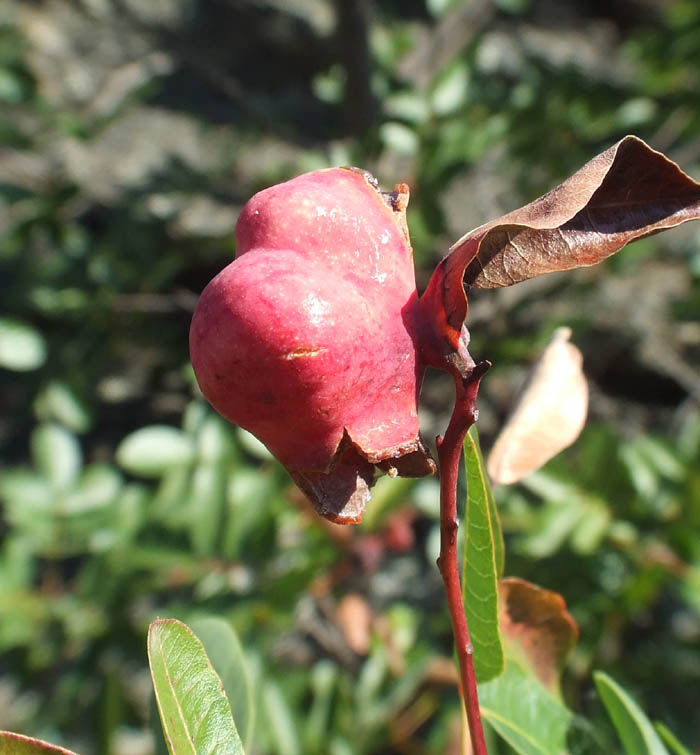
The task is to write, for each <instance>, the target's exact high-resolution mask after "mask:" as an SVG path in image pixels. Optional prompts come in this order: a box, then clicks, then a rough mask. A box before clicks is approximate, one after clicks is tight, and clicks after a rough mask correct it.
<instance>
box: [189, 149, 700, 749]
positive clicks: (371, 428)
mask: <svg viewBox="0 0 700 755" xmlns="http://www.w3.org/2000/svg"><path fill="white" fill-rule="evenodd" d="M408 199H409V189H408V187H407V186H406V185H405V184H399V185H397V186H396V188H395V189H394V191H392V192H387V193H385V192H381V191H380V190H379V189H378V187H377V182H376V181H375V179H374V178H372V177H371V176H370V175H369V174H368V173H366V172H365V171H362V170H358V169H355V168H332V169H328V170H321V171H315V172H313V173H308V174H305V175H302V176H299V177H297V178H294V179H292V180H290V181H287V182H285V183H282V184H280V185H278V186H273V187H271V188H269V189H266V190H264V191H261V192H260V193H258V194H256V195H255V196H254V197H253V198H252V199H251V200H250V201H249V202H248V203H247V204H246V206H245V208H244V209H243V211H242V213H241V216H240V218H239V220H238V224H237V227H236V242H237V247H236V248H237V256H236V259H235V260H234V261H233V262H232V263H231V264H229V265H228V266H227V267H226V268H225V269H224V270H222V271H221V272H220V273H219V274H218V275H217V276H216V277H215V278H214V279H213V280H212V281H211V283H209V285H208V286H207V287H206V288H205V290H204V292H203V293H202V296H201V298H200V300H199V303H198V306H197V309H196V311H195V314H194V317H193V321H192V326H191V331H190V352H191V357H192V363H193V366H194V370H195V373H196V376H197V380H198V382H199V385H200V387H201V389H202V392H203V393H204V395H205V396H206V397H207V399H208V400H209V401H210V402H211V404H212V405H213V406H214V407H215V408H216V409H217V411H219V412H220V413H221V414H222V415H223V416H224V417H226V418H227V419H229V420H230V421H231V422H234V423H236V424H238V425H241V426H242V427H244V428H245V429H247V430H249V431H250V432H252V433H253V434H254V435H256V436H257V437H258V438H259V439H260V440H261V441H262V442H263V443H264V444H265V445H266V446H267V447H268V448H269V450H270V451H271V452H272V453H273V454H274V455H275V456H276V457H277V459H278V460H279V461H280V462H281V463H282V464H283V465H284V466H285V467H286V469H287V470H288V472H289V474H290V476H291V477H292V479H293V480H294V481H295V482H296V484H297V485H298V486H299V487H300V488H301V490H302V491H303V492H304V493H305V494H306V495H307V496H308V498H309V499H310V500H311V502H312V503H313V505H314V507H315V508H316V510H317V511H318V513H319V514H321V515H322V516H325V517H327V518H329V519H331V520H332V521H335V522H339V523H356V522H359V521H360V520H361V517H362V514H363V511H364V509H365V506H366V505H367V503H368V501H369V500H370V497H371V487H372V485H373V483H374V481H375V479H376V478H377V476H378V475H381V474H384V473H387V474H389V475H391V476H395V475H402V476H423V475H429V474H434V473H435V472H436V471H438V470H439V474H440V506H441V551H440V558H439V566H440V571H441V573H442V576H443V580H444V582H445V589H446V593H447V601H448V605H449V609H450V615H451V619H452V626H453V631H454V636H455V644H456V650H457V656H458V658H459V664H460V672H461V673H460V676H461V686H462V691H463V695H464V700H465V707H466V713H467V718H468V723H469V730H470V735H471V742H472V748H473V751H474V752H475V753H476V755H483V754H484V753H486V746H485V743H484V737H483V732H482V726H481V721H480V711H479V704H478V700H477V690H476V676H475V672H474V659H473V648H472V645H471V642H470V638H469V632H468V627H467V621H466V616H465V610H464V607H463V603H462V589H461V586H460V576H459V568H458V562H457V545H456V543H457V499H456V490H457V478H458V472H459V462H460V454H461V450H462V443H463V441H464V439H465V435H466V433H467V431H468V429H469V427H470V426H471V425H472V424H473V423H474V421H475V420H476V419H477V416H478V412H477V408H476V397H477V392H478V387H479V382H480V380H481V378H482V377H483V375H484V374H485V372H486V370H487V369H488V367H489V363H488V362H487V361H480V362H478V363H476V362H475V361H474V360H473V359H472V357H471V355H470V354H469V351H468V345H469V331H468V330H467V327H466V325H465V321H466V318H467V295H466V292H467V291H468V290H469V289H470V288H482V289H484V288H497V287H502V286H510V285H513V284H515V283H518V282H520V281H524V280H526V279H528V278H532V277H534V276H537V275H541V274H544V273H550V272H555V271H560V270H569V269H572V268H576V267H581V266H587V265H593V264H595V263H597V262H600V261H601V260H603V259H605V258H607V257H609V256H610V255H612V254H614V253H615V252H617V251H618V250H619V249H621V248H622V247H623V246H625V245H626V244H628V243H629V242H631V241H633V240H635V239H638V238H642V237H644V236H648V235H650V234H653V233H656V232H659V231H662V230H664V229H666V228H671V227H673V226H676V225H678V224H680V223H683V222H685V221H688V220H693V219H697V218H698V217H700V185H699V184H698V183H696V182H695V181H693V180H692V179H691V178H690V177H688V176H687V175H686V174H685V173H683V172H682V171H681V169H680V168H679V167H678V166H677V165H676V164H675V163H673V162H672V161H670V160H669V159H668V158H666V157H665V156H664V155H662V154H661V153H659V152H656V151H654V150H653V149H651V148H650V147H649V146H647V145H646V144H645V143H644V142H643V141H641V140H640V139H638V138H636V137H634V136H628V137H625V138H624V139H622V140H621V141H619V142H618V143H617V144H615V145H614V146H612V147H610V148H609V149H608V150H606V151H605V152H603V153H602V154H600V155H598V156H597V157H595V158H594V159H593V160H591V161H590V162H589V163H587V164H586V165H585V166H584V167H583V168H581V169H580V170H579V171H578V172H577V173H575V174H574V175H573V176H571V177H570V178H569V179H568V180H566V181H565V182H564V183H562V184H561V185H560V186H557V187H556V188H555V189H553V190H552V191H550V192H549V193H547V194H545V195H544V196H542V197H540V198H539V199H537V200H535V201H534V202H532V203H530V204H528V205H526V206H524V207H522V208H520V209H518V210H515V211H513V212H511V213H509V214H507V215H505V216H503V217H501V218H498V219H497V220H495V221H492V222H490V223H486V224H485V225H482V226H481V227H479V228H477V229H476V230H473V231H470V232H469V233H467V234H466V235H465V236H463V237H462V238H461V239H459V240H458V241H457V242H456V243H455V244H454V245H453V246H452V247H451V249H450V250H449V252H448V254H447V255H446V256H445V257H444V258H443V259H442V261H441V262H440V263H439V264H438V266H437V268H436V269H435V271H434V273H433V275H432V277H431V279H430V282H429V284H428V287H427V289H426V290H425V292H424V293H423V294H422V295H420V296H419V294H418V292H417V290H416V284H415V277H414V272H413V263H412V250H411V244H410V239H409V235H408V228H407V224H406V208H407V205H408ZM465 201H467V200H466V198H465ZM428 366H432V367H436V368H438V369H442V370H445V371H447V372H449V373H450V374H451V375H452V376H453V378H454V381H455V387H456V395H455V404H454V411H453V414H452V417H451V420H450V422H449V425H448V427H447V429H446V431H445V434H444V436H443V437H441V438H438V439H437V455H438V460H437V461H438V463H437V464H436V462H435V461H434V460H433V459H432V458H431V455H430V452H429V450H428V447H427V445H426V443H425V442H424V440H423V439H422V438H421V435H420V431H419V427H418V412H417V408H418V399H419V394H420V387H421V382H422V379H423V374H424V372H425V369H426V368H427V367H428Z"/></svg>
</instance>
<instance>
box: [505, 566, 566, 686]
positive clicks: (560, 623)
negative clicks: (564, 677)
mask: <svg viewBox="0 0 700 755" xmlns="http://www.w3.org/2000/svg"><path fill="white" fill-rule="evenodd" d="M498 587H499V589H498V610H499V617H498V619H499V624H500V627H501V632H502V636H503V640H504V642H505V645H506V654H507V655H508V656H509V657H511V658H513V659H514V660H515V661H516V662H518V663H519V664H520V665H521V666H523V668H525V669H526V670H528V671H531V672H532V673H533V674H534V675H535V676H536V677H537V678H538V679H539V680H540V681H541V682H542V684H544V686H545V687H546V688H547V689H548V690H550V691H551V692H553V693H554V694H557V695H558V694H559V683H560V676H561V672H562V669H563V668H564V664H565V662H566V659H567V657H568V655H569V653H570V652H571V651H572V650H573V648H574V646H575V645H576V641H577V640H578V626H577V624H576V621H575V620H574V618H573V616H571V614H570V613H569V612H568V611H567V610H566V603H565V602H564V598H562V596H561V595H559V593H556V592H552V591H551V590H545V589H544V588H542V587H537V585H533V584H531V583H530V582H527V581H525V580H524V579H517V578H515V577H507V578H505V579H502V580H501V581H500V582H499V585H498Z"/></svg>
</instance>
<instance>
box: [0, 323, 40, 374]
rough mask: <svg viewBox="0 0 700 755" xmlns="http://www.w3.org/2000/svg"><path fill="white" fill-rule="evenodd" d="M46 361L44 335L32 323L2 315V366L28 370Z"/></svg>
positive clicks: (0, 349)
mask: <svg viewBox="0 0 700 755" xmlns="http://www.w3.org/2000/svg"><path fill="white" fill-rule="evenodd" d="M45 361H46V342H45V340H44V337H43V336H42V335H41V333H39V331H38V330H35V329H34V328H32V327H31V326H30V325H27V324H26V323H23V322H19V320H12V319H9V318H7V317H0V367H4V368H5V369H7V370H15V371H16V372H26V371H28V370H35V369H37V368H38V367H41V365H42V364H44V362H45Z"/></svg>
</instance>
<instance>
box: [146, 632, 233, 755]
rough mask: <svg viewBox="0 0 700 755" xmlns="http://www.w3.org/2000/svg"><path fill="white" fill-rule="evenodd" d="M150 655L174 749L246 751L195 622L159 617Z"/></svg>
mask: <svg viewBox="0 0 700 755" xmlns="http://www.w3.org/2000/svg"><path fill="white" fill-rule="evenodd" d="M148 660H149V664H150V666H151V676H152V678H153V687H154V689H155V693H156V701H157V703H158V712H159V713H160V720H161V723H162V724H163V731H164V733H165V738H166V741H167V743H168V750H169V751H170V753H171V755H207V753H212V755H213V754H214V753H216V754H217V755H219V754H220V755H242V753H243V745H242V744H241V740H240V738H239V736H238V732H237V731H236V726H235V724H234V722H233V716H232V715H231V707H230V706H229V703H228V700H227V699H226V694H225V692H224V688H223V684H222V683H221V680H220V679H219V677H218V676H217V675H216V672H215V671H214V669H213V668H212V665H211V663H210V661H209V659H208V658H207V654H206V652H205V651H204V648H203V646H202V643H201V642H200V641H199V640H198V639H197V638H196V637H195V635H194V634H193V632H192V631H191V630H190V629H189V627H187V626H185V625H184V624H183V623H182V622H179V621H176V620H175V619H158V620H156V621H154V622H153V624H151V626H150V629H149V631H148Z"/></svg>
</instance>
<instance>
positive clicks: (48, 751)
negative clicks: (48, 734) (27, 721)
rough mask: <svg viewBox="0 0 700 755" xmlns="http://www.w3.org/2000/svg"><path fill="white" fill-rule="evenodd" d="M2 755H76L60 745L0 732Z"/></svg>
mask: <svg viewBox="0 0 700 755" xmlns="http://www.w3.org/2000/svg"><path fill="white" fill-rule="evenodd" d="M0 755H75V753H74V752H72V750H66V749H65V748H63V747H59V746H58V745H52V744H49V743H48V742H42V741H41V740H40V739H34V738H33V737H25V736H24V735H22V734H13V733H12V732H10V731H0Z"/></svg>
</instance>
